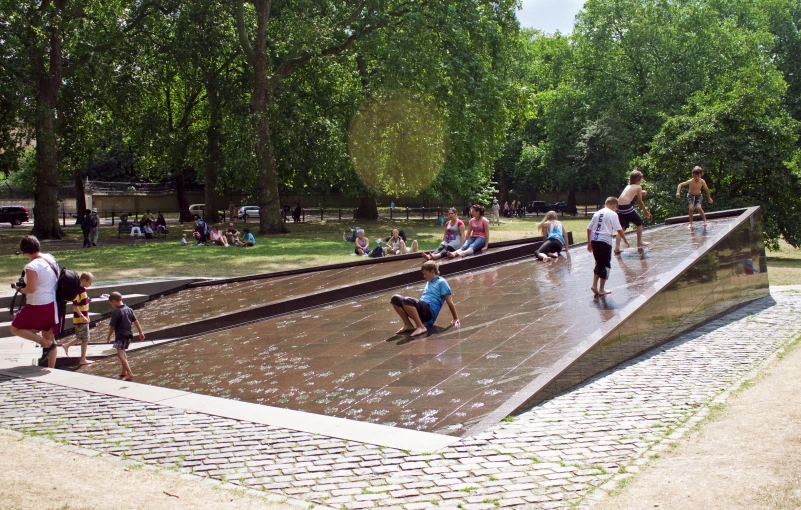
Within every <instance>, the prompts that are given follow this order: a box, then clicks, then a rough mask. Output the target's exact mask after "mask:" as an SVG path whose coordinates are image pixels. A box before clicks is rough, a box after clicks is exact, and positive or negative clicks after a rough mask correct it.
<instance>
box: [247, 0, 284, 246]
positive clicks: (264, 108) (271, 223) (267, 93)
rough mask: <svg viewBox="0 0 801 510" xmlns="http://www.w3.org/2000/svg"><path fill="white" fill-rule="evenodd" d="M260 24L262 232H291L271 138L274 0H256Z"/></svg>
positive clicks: (254, 102) (256, 110)
mask: <svg viewBox="0 0 801 510" xmlns="http://www.w3.org/2000/svg"><path fill="white" fill-rule="evenodd" d="M253 6H254V7H255V8H256V15H257V17H258V24H257V28H256V44H255V47H254V48H253V70H254V79H253V95H252V96H251V97H250V115H251V124H252V125H253V132H254V135H255V138H256V144H255V145H256V163H257V166H258V172H259V174H258V178H257V180H256V185H257V188H258V189H257V192H258V197H259V198H258V200H259V209H260V210H259V233H260V234H281V233H285V232H288V230H287V228H286V225H284V222H283V220H282V219H281V200H280V198H279V196H278V177H277V176H276V175H275V157H274V155H273V143H272V139H271V138H270V112H269V105H270V100H271V90H270V86H271V85H272V84H271V83H269V82H268V79H267V58H268V56H267V24H268V22H269V20H270V8H271V7H272V1H271V0H255V1H254V2H253Z"/></svg>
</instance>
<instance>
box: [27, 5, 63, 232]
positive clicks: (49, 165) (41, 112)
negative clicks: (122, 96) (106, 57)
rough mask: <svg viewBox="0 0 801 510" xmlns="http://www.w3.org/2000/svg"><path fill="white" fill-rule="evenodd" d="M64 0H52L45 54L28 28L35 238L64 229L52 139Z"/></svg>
mask: <svg viewBox="0 0 801 510" xmlns="http://www.w3.org/2000/svg"><path fill="white" fill-rule="evenodd" d="M64 2H65V0H56V1H54V2H53V4H52V7H53V8H55V9H56V10H57V11H58V16H56V17H55V19H54V21H52V25H50V27H49V28H48V31H49V39H48V42H49V55H47V64H45V60H46V57H45V53H44V51H43V50H42V49H41V47H40V46H39V45H38V43H37V41H36V37H37V36H36V35H35V30H33V29H32V30H30V34H31V35H30V40H29V41H27V45H28V54H29V55H28V58H29V59H30V63H31V70H32V78H33V80H32V81H33V84H34V89H35V91H36V114H35V115H36V117H35V121H34V128H35V134H36V159H37V162H38V168H37V171H36V191H35V192H34V206H33V230H32V231H31V233H32V234H33V235H35V236H36V237H38V238H39V239H61V238H62V237H64V231H63V230H61V227H60V226H59V224H58V141H57V139H56V100H57V99H58V92H59V90H60V89H61V77H62V37H63V34H62V24H63V21H62V17H61V16H62V14H63V12H64ZM29 22H30V23H31V26H32V27H36V28H40V29H42V28H43V27H42V26H41V25H39V23H41V20H39V19H37V20H29Z"/></svg>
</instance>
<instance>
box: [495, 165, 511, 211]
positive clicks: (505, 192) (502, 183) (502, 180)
mask: <svg viewBox="0 0 801 510" xmlns="http://www.w3.org/2000/svg"><path fill="white" fill-rule="evenodd" d="M498 195H499V196H498V202H500V204H501V207H503V203H504V202H506V201H507V200H508V199H509V187H508V186H507V185H506V168H504V166H503V165H498Z"/></svg>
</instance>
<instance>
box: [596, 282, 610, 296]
mask: <svg viewBox="0 0 801 510" xmlns="http://www.w3.org/2000/svg"><path fill="white" fill-rule="evenodd" d="M598 281H600V282H601V284H600V285H599V286H598V295H599V296H605V295H607V294H611V293H612V291H611V290H604V285H606V280H605V279H603V278H598Z"/></svg>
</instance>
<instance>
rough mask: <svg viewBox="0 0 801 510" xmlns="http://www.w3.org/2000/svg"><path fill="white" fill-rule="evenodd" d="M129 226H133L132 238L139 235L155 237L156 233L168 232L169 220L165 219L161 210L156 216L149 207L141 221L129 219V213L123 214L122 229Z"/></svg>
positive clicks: (121, 218) (121, 219) (121, 217)
mask: <svg viewBox="0 0 801 510" xmlns="http://www.w3.org/2000/svg"><path fill="white" fill-rule="evenodd" d="M128 227H130V228H131V238H133V237H134V236H137V235H138V236H139V237H144V238H145V239H153V236H154V235H155V234H166V233H167V220H166V219H164V215H163V214H161V211H158V212H157V214H156V216H155V217H154V216H153V215H152V214H151V213H150V209H148V210H147V211H146V212H145V214H143V215H142V217H141V218H139V221H138V222H135V223H134V222H131V221H129V217H128V215H127V214H121V215H120V227H119V228H120V230H127V228H128Z"/></svg>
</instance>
